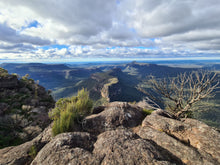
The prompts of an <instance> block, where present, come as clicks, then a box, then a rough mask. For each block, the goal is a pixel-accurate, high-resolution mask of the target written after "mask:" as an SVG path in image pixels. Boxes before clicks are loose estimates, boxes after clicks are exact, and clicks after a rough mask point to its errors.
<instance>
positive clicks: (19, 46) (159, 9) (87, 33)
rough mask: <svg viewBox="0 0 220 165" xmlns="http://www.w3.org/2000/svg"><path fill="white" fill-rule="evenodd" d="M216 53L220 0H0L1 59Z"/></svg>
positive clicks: (214, 55)
mask: <svg viewBox="0 0 220 165" xmlns="http://www.w3.org/2000/svg"><path fill="white" fill-rule="evenodd" d="M118 58H122V59H128V58H133V59H145V58H146V59H148V58H183V59H189V58H200V59H205V58H213V59H216V58H218V59H220V0H1V1H0V60H12V61H19V60H29V61H65V60H67V61H71V60H72V61H77V60H82V59H83V60H92V59H93V60H100V59H118Z"/></svg>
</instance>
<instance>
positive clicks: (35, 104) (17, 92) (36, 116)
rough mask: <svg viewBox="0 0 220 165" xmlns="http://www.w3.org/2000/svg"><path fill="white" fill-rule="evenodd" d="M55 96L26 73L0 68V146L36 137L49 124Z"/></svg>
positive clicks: (15, 143)
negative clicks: (18, 76) (13, 72)
mask: <svg viewBox="0 0 220 165" xmlns="http://www.w3.org/2000/svg"><path fill="white" fill-rule="evenodd" d="M54 103H55V102H54V100H53V98H52V97H51V96H50V94H49V93H48V91H46V90H45V88H44V87H42V86H40V85H38V84H36V83H35V82H34V81H33V80H32V79H28V77H22V78H21V79H18V78H17V76H16V75H10V74H8V72H7V71H6V70H4V69H2V68H0V132H1V134H0V148H2V147H5V146H9V145H17V144H20V143H23V142H25V141H27V140H30V139H32V138H34V137H36V136H37V135H38V134H39V133H41V131H42V130H43V129H44V128H45V127H47V126H48V125H49V124H50V122H51V121H50V120H49V118H48V114H47V113H48V111H49V109H50V108H52V107H53V106H54Z"/></svg>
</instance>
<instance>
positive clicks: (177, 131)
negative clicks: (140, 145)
mask: <svg viewBox="0 0 220 165" xmlns="http://www.w3.org/2000/svg"><path fill="white" fill-rule="evenodd" d="M149 132H151V133H149ZM138 134H139V135H140V136H141V137H143V138H147V139H151V140H153V141H155V142H156V143H157V144H159V145H160V146H162V147H164V148H165V149H167V150H169V151H170V152H171V153H173V154H174V155H176V156H178V157H179V158H181V160H182V161H183V162H184V163H186V164H195V162H196V161H197V163H196V164H218V163H220V134H219V132H217V131H215V130H214V129H212V128H211V127H209V126H207V125H206V124H204V123H202V122H200V121H197V120H194V119H184V120H182V121H179V120H175V119H171V118H167V117H164V116H161V115H158V113H153V114H151V115H150V116H147V117H146V118H145V120H144V121H143V122H142V128H141V130H140V131H139V132H138ZM163 139H164V140H163ZM165 140H166V141H165ZM168 142H169V143H168ZM171 144H172V145H171ZM177 148H179V149H177ZM184 148H185V149H184ZM187 148H188V149H187Z"/></svg>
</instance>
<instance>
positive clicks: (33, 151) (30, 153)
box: [28, 145, 37, 159]
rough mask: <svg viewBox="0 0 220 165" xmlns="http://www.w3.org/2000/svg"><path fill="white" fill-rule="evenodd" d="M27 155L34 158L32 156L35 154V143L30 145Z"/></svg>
mask: <svg viewBox="0 0 220 165" xmlns="http://www.w3.org/2000/svg"><path fill="white" fill-rule="evenodd" d="M28 155H29V156H30V157H31V158H32V159H34V158H35V157H36V156H37V148H36V146H35V145H33V146H31V148H30V151H29V153H28Z"/></svg>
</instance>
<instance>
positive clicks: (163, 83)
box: [149, 71, 219, 118]
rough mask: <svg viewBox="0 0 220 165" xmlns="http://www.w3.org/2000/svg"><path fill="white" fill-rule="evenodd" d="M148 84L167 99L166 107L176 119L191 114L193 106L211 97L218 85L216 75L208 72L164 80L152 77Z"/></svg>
mask: <svg viewBox="0 0 220 165" xmlns="http://www.w3.org/2000/svg"><path fill="white" fill-rule="evenodd" d="M149 82H150V84H151V86H152V88H153V89H154V90H155V92H157V93H159V94H160V95H162V96H163V97H165V98H166V99H167V101H166V106H167V108H168V110H169V111H171V112H172V113H173V115H174V116H175V117H176V118H181V117H186V116H187V114H188V113H189V112H192V105H193V104H195V103H196V102H198V101H200V100H202V99H204V98H206V97H210V96H212V95H213V92H214V90H215V89H217V88H218V85H219V81H218V79H217V74H216V73H213V72H209V71H194V72H191V73H183V74H179V75H178V76H177V77H175V78H165V79H156V78H155V77H153V76H152V77H151V79H150V81H149Z"/></svg>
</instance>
